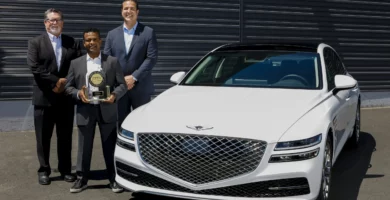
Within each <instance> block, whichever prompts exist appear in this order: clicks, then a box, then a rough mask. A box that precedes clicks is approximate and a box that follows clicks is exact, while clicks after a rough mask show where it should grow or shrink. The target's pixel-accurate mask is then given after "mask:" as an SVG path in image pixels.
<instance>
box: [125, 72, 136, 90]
mask: <svg viewBox="0 0 390 200" xmlns="http://www.w3.org/2000/svg"><path fill="white" fill-rule="evenodd" d="M125 81H126V85H127V89H128V90H131V89H132V88H133V87H134V84H135V80H134V77H133V76H132V75H129V76H125Z"/></svg>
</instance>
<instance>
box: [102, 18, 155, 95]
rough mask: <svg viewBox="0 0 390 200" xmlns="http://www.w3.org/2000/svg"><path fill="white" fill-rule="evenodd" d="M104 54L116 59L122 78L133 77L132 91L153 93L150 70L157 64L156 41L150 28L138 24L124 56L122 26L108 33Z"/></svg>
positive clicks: (124, 47)
mask: <svg viewBox="0 0 390 200" xmlns="http://www.w3.org/2000/svg"><path fill="white" fill-rule="evenodd" d="M104 53H105V54H107V55H111V56H113V57H116V58H118V60H119V63H120V65H121V67H122V70H123V74H124V76H127V75H133V76H134V77H135V78H136V79H137V83H136V85H135V87H134V88H133V89H132V90H135V91H139V92H142V93H144V94H145V93H146V94H150V95H151V94H153V93H154V84H153V80H152V68H153V67H154V65H155V64H156V62H157V54H158V51H157V39H156V35H155V33H154V31H153V29H152V28H150V27H148V26H145V25H143V24H141V23H139V22H138V26H137V29H136V30H135V33H134V37H133V40H132V42H131V46H130V51H129V53H128V54H126V45H125V38H124V32H123V25H121V26H119V27H117V28H115V29H113V30H111V31H110V32H108V35H107V37H106V42H105V45H104Z"/></svg>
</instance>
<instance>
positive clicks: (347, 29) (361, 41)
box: [243, 0, 390, 91]
mask: <svg viewBox="0 0 390 200" xmlns="http://www.w3.org/2000/svg"><path fill="white" fill-rule="evenodd" d="M243 1H244V8H243V12H244V14H243V15H244V28H243V32H244V33H243V35H244V41H269V40H273V41H296V42H306V41H307V42H325V43H328V44H329V45H331V46H333V47H334V48H335V49H336V51H338V53H339V54H340V56H341V58H342V59H343V62H344V64H345V65H346V67H347V69H348V70H349V72H351V74H352V75H353V76H354V77H355V78H356V79H357V80H358V81H359V84H360V86H361V88H362V90H365V91H373V90H376V91H381V90H382V91H389V90H390V62H389V61H390V24H389V20H390V0H381V1H366V0H305V1H304V0H301V1H298V0H296V1H291V0H262V1H258V0H243ZM260 2H261V3H260Z"/></svg>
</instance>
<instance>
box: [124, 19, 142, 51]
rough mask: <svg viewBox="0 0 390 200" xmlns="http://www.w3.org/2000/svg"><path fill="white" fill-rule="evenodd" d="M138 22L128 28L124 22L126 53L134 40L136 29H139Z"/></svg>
mask: <svg viewBox="0 0 390 200" xmlns="http://www.w3.org/2000/svg"><path fill="white" fill-rule="evenodd" d="M137 26H138V22H137V23H136V24H135V25H134V26H133V28H131V29H128V28H126V26H125V24H123V32H124V34H123V35H124V36H125V45H126V54H128V53H129V50H130V45H131V42H132V41H133V37H134V33H135V30H136V29H137Z"/></svg>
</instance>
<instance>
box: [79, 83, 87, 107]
mask: <svg viewBox="0 0 390 200" xmlns="http://www.w3.org/2000/svg"><path fill="white" fill-rule="evenodd" d="M86 89H87V87H85V85H84V86H83V87H82V88H81V90H79V93H78V94H79V99H80V100H81V101H82V102H84V103H89V101H88V99H87V97H86V96H85V93H84V91H85V90H86Z"/></svg>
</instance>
